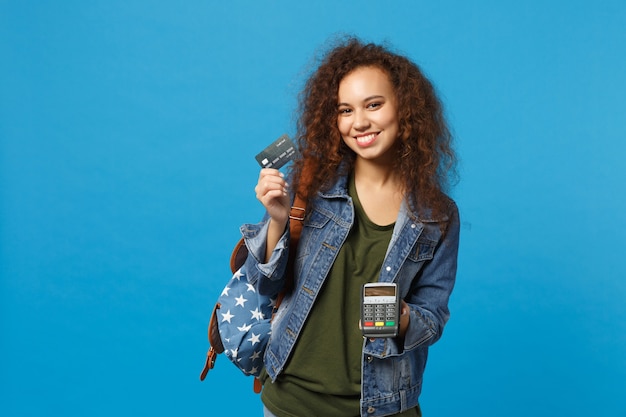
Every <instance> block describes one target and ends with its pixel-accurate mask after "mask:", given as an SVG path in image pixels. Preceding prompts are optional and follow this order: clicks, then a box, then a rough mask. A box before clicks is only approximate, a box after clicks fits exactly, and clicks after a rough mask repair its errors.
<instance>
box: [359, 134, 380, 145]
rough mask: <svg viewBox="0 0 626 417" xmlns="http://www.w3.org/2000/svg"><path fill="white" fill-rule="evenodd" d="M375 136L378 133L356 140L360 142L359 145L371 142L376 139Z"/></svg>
mask: <svg viewBox="0 0 626 417" xmlns="http://www.w3.org/2000/svg"><path fill="white" fill-rule="evenodd" d="M375 136H376V133H372V134H369V135H367V136H360V137H358V138H356V141H357V142H359V143H367V142H369V141H370V140H372V139H374V137H375Z"/></svg>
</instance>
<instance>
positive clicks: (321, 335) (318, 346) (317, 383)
mask: <svg viewBox="0 0 626 417" xmlns="http://www.w3.org/2000/svg"><path fill="white" fill-rule="evenodd" d="M348 192H349V194H350V196H351V197H352V200H353V202H354V207H355V214H356V217H355V222H354V225H353V226H352V229H351V230H350V233H349V234H348V237H347V240H346V242H345V243H344V245H343V246H342V247H341V249H340V250H339V253H338V254H337V259H336V260H335V262H334V264H333V266H332V268H331V269H330V271H329V274H328V277H327V278H326V281H325V282H324V285H323V286H322V288H321V289H320V292H319V294H318V296H317V299H316V300H315V302H314V304H313V306H312V310H311V312H310V314H309V316H308V318H307V319H306V321H305V324H304V326H303V328H302V330H301V332H300V336H299V338H298V340H297V341H296V345H295V348H294V351H293V354H292V356H291V358H290V359H289V361H288V362H287V365H286V367H285V369H284V371H283V373H282V374H281V375H280V376H279V377H278V379H277V380H276V382H274V383H271V381H270V380H269V379H267V380H266V381H265V382H266V383H265V384H264V387H263V392H262V400H263V403H264V404H265V406H266V407H267V408H268V409H269V410H270V411H271V412H272V413H274V414H276V415H277V416H280V417H287V416H289V417H290V416H294V417H302V416H325V417H333V416H337V417H346V416H359V415H360V403H359V400H360V397H361V356H362V349H363V336H362V334H361V331H360V329H359V319H360V303H361V288H362V286H363V284H365V283H367V282H375V281H377V280H378V276H379V274H380V268H381V266H382V263H383V260H384V257H385V253H386V251H387V246H388V245H389V241H390V239H391V234H392V232H393V226H394V225H393V224H391V225H387V226H379V225H376V224H374V223H372V222H371V221H370V220H369V219H368V218H367V216H366V214H365V212H364V211H363V208H362V207H361V203H360V201H359V199H358V195H357V193H356V188H355V186H354V180H353V179H352V178H350V181H349V189H348ZM418 410H419V409H414V410H411V412H412V414H402V415H407V416H409V415H410V416H419V415H420V414H416V412H418Z"/></svg>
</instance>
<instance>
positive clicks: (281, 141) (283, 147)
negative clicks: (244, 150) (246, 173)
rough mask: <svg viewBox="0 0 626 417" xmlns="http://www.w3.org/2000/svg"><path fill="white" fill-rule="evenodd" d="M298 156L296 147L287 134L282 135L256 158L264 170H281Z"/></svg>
mask: <svg viewBox="0 0 626 417" xmlns="http://www.w3.org/2000/svg"><path fill="white" fill-rule="evenodd" d="M296 154H297V151H296V146H295V145H294V144H293V142H292V141H291V139H290V138H289V136H288V135H287V134H284V135H282V136H281V137H279V138H278V139H276V140H275V141H274V143H272V144H271V145H270V146H268V147H267V148H265V149H263V151H261V153H259V154H258V155H257V156H256V160H257V162H258V163H259V165H261V167H262V168H275V169H280V167H282V166H283V165H285V164H286V163H287V162H289V161H291V160H292V159H293V158H294V157H295V156H296Z"/></svg>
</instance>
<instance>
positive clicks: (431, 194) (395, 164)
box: [242, 39, 459, 417]
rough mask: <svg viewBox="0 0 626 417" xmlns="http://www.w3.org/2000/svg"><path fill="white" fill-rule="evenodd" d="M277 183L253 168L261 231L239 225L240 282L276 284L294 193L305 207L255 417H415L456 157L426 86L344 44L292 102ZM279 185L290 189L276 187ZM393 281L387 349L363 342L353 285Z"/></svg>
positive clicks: (445, 272) (447, 251)
mask: <svg viewBox="0 0 626 417" xmlns="http://www.w3.org/2000/svg"><path fill="white" fill-rule="evenodd" d="M301 100H302V101H301V116H300V119H299V124H298V130H299V131H298V145H299V149H300V152H301V157H300V158H299V159H298V160H297V161H295V163H294V166H293V169H292V172H291V175H290V178H289V181H286V179H285V178H284V177H283V175H282V174H281V173H280V172H278V171H277V170H272V169H263V170H262V171H261V173H260V175H259V180H258V184H257V186H256V189H255V191H256V195H257V198H258V199H259V200H260V202H261V203H262V204H263V206H264V207H265V209H266V210H267V216H266V218H265V220H264V221H263V222H261V223H259V224H255V225H253V224H248V225H244V226H243V227H242V230H243V234H244V238H245V239H246V245H247V246H248V249H249V256H248V259H247V260H246V269H247V271H248V279H249V280H250V282H252V283H254V284H255V285H256V286H257V288H258V290H259V291H260V292H262V293H266V294H276V293H277V292H279V291H280V290H281V289H282V287H283V285H284V284H285V278H284V276H285V274H284V272H285V269H286V263H287V258H288V252H289V239H290V237H289V227H288V222H289V213H290V207H291V201H292V200H293V193H294V190H297V191H298V193H299V194H300V196H301V197H302V198H303V200H304V201H306V203H307V205H306V217H305V220H304V227H303V229H302V234H301V236H300V241H299V244H298V247H297V256H296V260H295V266H294V283H293V288H292V290H291V291H290V292H289V293H288V294H287V295H286V296H285V298H284V300H283V302H282V304H281V305H280V308H279V310H278V312H277V314H276V316H275V317H274V319H273V321H272V335H271V338H270V341H269V344H268V346H267V349H266V353H265V358H264V359H265V373H264V375H263V376H262V379H263V382H264V385H263V392H262V397H261V398H262V401H263V403H264V408H265V415H266V416H274V415H275V416H279V417H282V416H299V417H300V416H324V417H329V416H341V417H345V416H359V415H360V416H389V415H399V416H420V415H421V411H420V408H419V403H418V397H419V395H420V392H421V388H422V375H423V372H424V367H425V364H426V357H427V353H428V347H429V346H430V345H432V344H433V343H435V342H436V341H437V340H438V339H439V338H440V337H441V334H442V331H443V328H444V325H445V323H446V322H447V320H448V318H449V311H448V299H449V297H450V293H451V291H452V288H453V285H454V281H455V275H456V266H457V251H458V243H459V216H458V210H457V207H456V205H455V204H454V202H453V201H452V200H451V199H450V198H449V197H448V196H447V195H446V194H445V190H446V187H447V185H448V182H449V181H448V180H449V173H450V172H453V168H454V162H455V156H454V152H453V150H452V149H451V138H450V134H449V131H448V129H447V126H446V123H445V120H444V117H443V115H442V108H441V104H440V102H439V100H438V99H437V96H436V94H435V91H434V89H433V87H432V85H431V84H430V82H429V81H428V80H427V79H426V78H425V77H424V75H423V74H422V73H421V71H420V69H419V68H418V67H417V66H416V65H415V64H414V63H412V62H411V61H410V60H408V59H407V58H405V57H403V56H401V55H398V54H395V53H393V52H391V51H389V50H388V49H386V48H383V47H381V46H379V45H374V44H364V43H362V42H360V41H359V40H356V39H348V40H347V41H345V42H344V43H342V44H340V45H339V46H337V47H335V48H334V49H332V50H331V51H330V52H328V54H327V55H326V56H325V58H324V59H323V61H322V62H321V64H320V66H319V67H318V69H317V70H316V72H315V73H314V74H313V75H312V76H311V78H310V79H309V80H308V82H307V84H306V86H305V89H304V91H303V94H302V98H301ZM288 182H289V183H288ZM369 282H395V283H396V284H397V285H398V287H399V291H400V294H401V297H402V307H401V312H402V313H401V317H400V331H399V335H398V336H397V337H395V338H364V337H363V336H362V333H361V330H360V328H359V325H360V322H359V319H360V303H361V291H362V286H363V284H365V283H369Z"/></svg>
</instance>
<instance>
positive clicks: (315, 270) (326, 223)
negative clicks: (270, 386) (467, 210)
mask: <svg viewBox="0 0 626 417" xmlns="http://www.w3.org/2000/svg"><path fill="white" fill-rule="evenodd" d="M417 211H418V212H419V214H416V213H413V212H412V211H411V210H409V208H408V204H407V203H406V202H405V203H403V205H402V207H401V209H400V212H399V214H398V218H397V220H396V224H395V227H394V231H393V235H392V237H391V242H390V243H389V247H388V249H387V254H386V256H385V260H384V262H383V267H382V269H381V272H380V276H379V281H381V282H396V283H397V284H398V286H399V288H400V294H401V295H402V297H403V299H404V300H405V301H406V302H407V303H408V304H409V307H410V310H411V313H410V314H411V315H410V323H409V327H408V329H407V332H406V335H405V337H404V339H403V340H401V339H390V338H378V339H364V340H363V357H362V367H361V368H362V378H361V381H362V383H361V415H362V416H385V415H391V414H396V413H399V412H401V411H404V410H407V409H410V408H412V407H415V406H417V405H418V398H419V395H420V392H421V389H422V377H423V373H424V367H425V366H426V358H427V356H428V347H429V346H430V345H432V344H433V343H435V342H436V341H437V340H439V338H440V337H441V334H442V332H443V328H444V325H445V324H446V322H447V321H448V319H449V317H450V313H449V310H448V300H449V297H450V294H451V292H452V289H453V286H454V281H455V276H456V268H457V252H458V245H459V215H458V209H457V207H456V205H455V204H454V203H453V202H451V203H450V209H449V211H448V214H447V215H446V216H443V217H441V218H433V217H432V216H430V215H429V214H428V213H429V211H428V210H424V209H419V210H417ZM353 222H354V207H353V203H352V199H351V198H350V197H349V196H348V191H347V178H345V177H342V178H340V180H339V181H338V182H337V183H336V184H335V185H334V186H333V187H332V188H331V189H330V190H329V191H327V192H324V193H320V194H319V195H318V197H317V198H315V199H314V200H313V201H312V203H311V204H310V206H309V207H308V208H307V217H306V219H305V222H304V227H303V229H302V234H301V236H300V242H299V244H298V249H297V257H296V262H295V266H294V270H295V283H294V291H292V292H291V293H290V294H288V295H287V296H285V298H284V299H283V302H282V304H281V306H280V308H279V310H278V312H277V314H276V316H275V317H274V319H273V321H272V335H271V337H270V341H269V344H268V346H267V349H266V351H265V358H264V359H265V367H266V370H267V373H268V375H269V377H270V378H271V379H272V380H273V381H274V380H276V378H277V376H278V375H279V374H280V372H281V371H282V370H283V368H284V366H285V364H286V362H287V360H288V358H289V355H290V353H291V350H292V349H293V348H294V346H295V343H296V340H297V338H298V334H299V333H300V330H301V329H302V326H303V324H304V322H305V320H306V317H307V315H308V314H309V312H310V310H311V307H312V305H313V302H314V301H315V298H316V296H317V294H318V292H319V290H320V288H321V287H322V284H323V283H324V280H325V279H326V276H327V275H328V271H329V270H330V268H331V266H332V264H333V262H334V260H335V257H336V255H337V252H338V251H339V248H340V247H341V245H342V244H343V242H344V241H345V239H346V237H347V235H348V232H349V231H350V228H351V227H352V224H353ZM241 232H242V234H243V236H244V238H245V242H246V246H247V247H248V250H249V256H248V258H247V259H246V269H247V271H248V280H249V282H250V283H251V284H254V285H255V286H256V287H257V289H258V290H259V292H261V293H265V294H275V293H276V292H277V291H278V290H279V289H280V288H282V286H283V284H284V277H283V275H284V270H285V267H286V263H287V257H288V252H289V232H288V230H287V231H286V232H285V234H284V235H283V236H282V237H281V239H280V241H279V243H278V245H277V247H276V249H275V250H274V252H273V253H272V256H271V257H270V259H269V261H268V262H267V263H262V259H263V258H264V257H265V239H266V236H267V220H266V219H265V220H264V221H262V222H261V223H259V224H246V225H243V226H242V227H241Z"/></svg>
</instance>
